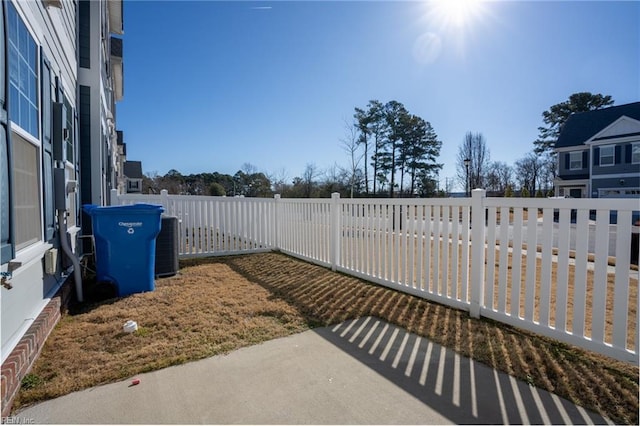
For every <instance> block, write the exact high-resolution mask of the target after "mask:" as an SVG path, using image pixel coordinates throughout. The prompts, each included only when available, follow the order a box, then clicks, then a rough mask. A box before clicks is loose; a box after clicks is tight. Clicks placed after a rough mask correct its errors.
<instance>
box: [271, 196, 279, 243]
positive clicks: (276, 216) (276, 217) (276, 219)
mask: <svg viewBox="0 0 640 426" xmlns="http://www.w3.org/2000/svg"><path fill="white" fill-rule="evenodd" d="M273 201H274V205H273V219H274V220H273V229H272V231H273V237H272V238H273V242H274V244H275V247H274V249H275V250H280V194H275V195H274V196H273Z"/></svg>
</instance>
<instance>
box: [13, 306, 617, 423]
mask: <svg viewBox="0 0 640 426" xmlns="http://www.w3.org/2000/svg"><path fill="white" fill-rule="evenodd" d="M136 377H137V378H139V379H140V384H139V385H137V386H130V384H131V380H126V381H122V382H118V383H113V384H109V385H105V386H99V387H95V388H92V389H87V390H85V391H81V392H75V393H73V394H70V395H66V396H63V397H61V398H57V399H54V400H51V401H46V402H43V403H41V404H38V405H35V406H32V407H29V408H26V409H25V410H23V411H21V412H20V413H18V414H17V415H16V416H17V417H18V418H21V419H22V420H23V421H33V422H35V423H67V424H78V423H82V424H96V423H101V424H122V423H126V424H176V423H180V424H198V423H200V424H219V423H223V424H594V423H595V424H604V423H609V422H608V421H607V420H606V419H604V418H602V417H600V416H599V415H596V414H594V413H591V412H588V411H586V410H584V409H582V408H581V407H577V406H575V405H573V404H572V403H570V402H568V401H566V400H564V399H562V398H559V397H557V396H555V395H553V394H550V393H548V392H545V391H542V390H540V389H536V388H534V387H532V386H529V385H528V384H526V383H524V382H520V381H517V380H515V379H513V378H512V377H510V376H508V375H505V374H503V373H499V372H497V371H495V370H493V369H490V368H488V367H486V366H485V365H483V364H479V363H477V362H474V361H473V360H470V359H467V358H464V357H461V356H459V355H458V354H456V353H455V352H453V351H451V350H449V349H447V348H444V347H441V346H439V345H437V344H434V343H432V342H430V341H428V340H427V339H425V338H421V337H419V336H417V335H414V334H411V333H408V332H406V331H405V330H404V329H402V328H398V327H396V326H393V325H391V324H388V323H386V322H384V321H382V320H379V319H376V318H372V317H366V318H360V319H357V320H353V321H347V322H344V323H342V324H339V325H336V326H334V327H328V328H320V329H316V330H311V331H307V332H304V333H300V334H297V335H294V336H290V337H285V338H282V339H276V340H272V341H269V342H266V343H263V344H260V345H256V346H252V347H247V348H243V349H240V350H237V351H235V352H232V353H230V354H228V355H224V356H215V357H212V358H208V359H205V360H201V361H196V362H192V363H189V364H185V365H181V366H176V367H170V368H166V369H164V370H159V371H155V372H152V373H147V374H141V375H139V376H136Z"/></svg>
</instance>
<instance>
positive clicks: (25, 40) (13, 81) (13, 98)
mask: <svg viewBox="0 0 640 426" xmlns="http://www.w3.org/2000/svg"><path fill="white" fill-rule="evenodd" d="M8 5H9V7H8V8H7V23H8V32H9V45H8V48H9V99H10V111H9V114H10V115H11V121H13V122H14V123H15V124H17V125H18V126H20V127H21V128H23V129H24V130H26V131H27V132H29V134H31V135H32V136H34V137H36V138H37V137H38V117H39V110H38V50H37V48H36V42H35V41H34V39H33V37H31V34H29V31H28V30H27V27H26V26H25V25H24V22H22V19H20V16H18V12H17V11H16V9H15V7H14V6H13V4H12V3H11V2H9V3H8Z"/></svg>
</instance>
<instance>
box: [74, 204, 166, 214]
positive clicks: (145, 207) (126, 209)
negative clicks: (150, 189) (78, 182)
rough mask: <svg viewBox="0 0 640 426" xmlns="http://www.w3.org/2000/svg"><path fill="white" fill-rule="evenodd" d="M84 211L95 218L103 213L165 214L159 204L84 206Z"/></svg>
mask: <svg viewBox="0 0 640 426" xmlns="http://www.w3.org/2000/svg"><path fill="white" fill-rule="evenodd" d="M82 209H83V210H84V212H85V213H87V214H89V215H91V216H93V215H95V214H102V213H107V214H109V213H116V214H117V213H131V212H159V213H162V212H164V207H162V206H161V205H159V204H146V203H139V204H127V205H124V206H97V205H95V204H84V205H83V206H82Z"/></svg>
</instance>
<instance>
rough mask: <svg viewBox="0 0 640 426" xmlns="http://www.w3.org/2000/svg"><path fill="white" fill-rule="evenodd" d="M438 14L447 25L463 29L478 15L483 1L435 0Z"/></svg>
mask: <svg viewBox="0 0 640 426" xmlns="http://www.w3.org/2000/svg"><path fill="white" fill-rule="evenodd" d="M434 3H435V4H434V8H435V12H436V14H437V15H438V16H439V18H440V19H442V20H443V21H444V23H445V24H452V25H455V26H458V27H461V26H463V25H465V24H466V23H468V21H469V20H470V19H472V18H473V17H474V16H476V15H478V14H479V13H480V11H481V8H482V0H435V1H434Z"/></svg>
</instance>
